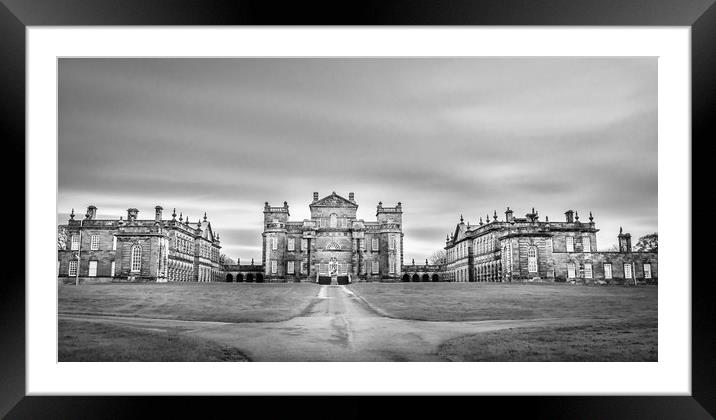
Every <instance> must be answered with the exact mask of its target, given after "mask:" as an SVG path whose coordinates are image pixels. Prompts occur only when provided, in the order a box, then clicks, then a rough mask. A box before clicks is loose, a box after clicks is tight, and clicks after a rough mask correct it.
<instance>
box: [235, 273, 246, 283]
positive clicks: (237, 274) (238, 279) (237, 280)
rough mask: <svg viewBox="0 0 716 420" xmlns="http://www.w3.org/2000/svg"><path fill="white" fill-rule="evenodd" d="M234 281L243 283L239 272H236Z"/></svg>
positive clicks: (242, 277)
mask: <svg viewBox="0 0 716 420" xmlns="http://www.w3.org/2000/svg"><path fill="white" fill-rule="evenodd" d="M236 282H237V283H243V282H244V276H243V275H242V274H241V273H236Z"/></svg>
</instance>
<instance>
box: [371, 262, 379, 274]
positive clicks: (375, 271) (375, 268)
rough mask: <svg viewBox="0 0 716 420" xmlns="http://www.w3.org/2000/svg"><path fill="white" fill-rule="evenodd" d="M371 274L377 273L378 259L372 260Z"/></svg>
mask: <svg viewBox="0 0 716 420" xmlns="http://www.w3.org/2000/svg"><path fill="white" fill-rule="evenodd" d="M372 265H373V270H372V271H373V274H378V261H373V264H372Z"/></svg>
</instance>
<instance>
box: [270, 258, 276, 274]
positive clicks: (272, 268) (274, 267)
mask: <svg viewBox="0 0 716 420" xmlns="http://www.w3.org/2000/svg"><path fill="white" fill-rule="evenodd" d="M277 272H278V262H277V261H276V260H271V274H276V273H277Z"/></svg>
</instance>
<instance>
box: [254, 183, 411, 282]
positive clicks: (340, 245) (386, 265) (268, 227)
mask: <svg viewBox="0 0 716 420" xmlns="http://www.w3.org/2000/svg"><path fill="white" fill-rule="evenodd" d="M308 207H309V209H310V212H311V218H310V219H305V220H303V221H291V220H289V216H290V214H289V207H288V203H286V202H284V203H283V206H281V207H272V206H270V205H269V203H268V202H267V203H265V205H264V210H263V213H264V231H263V234H262V238H263V248H262V265H263V267H264V277H265V278H266V279H267V280H268V281H313V282H319V280H320V278H332V279H333V281H336V279H337V278H339V277H340V278H345V279H347V281H349V282H355V281H370V280H384V281H398V280H399V279H400V277H401V270H402V261H403V232H402V215H403V211H402V207H401V203H398V204H397V205H396V206H395V207H384V206H383V203H378V206H377V207H376V221H365V220H362V219H358V218H357V217H356V212H357V210H358V204H357V203H356V201H355V197H354V194H353V193H349V195H348V198H347V199H346V198H344V197H341V196H340V195H338V194H336V193H335V192H333V193H332V194H330V195H329V196H327V197H324V198H322V199H319V197H318V193H317V192H316V193H313V201H312V202H311V204H309V206H308Z"/></svg>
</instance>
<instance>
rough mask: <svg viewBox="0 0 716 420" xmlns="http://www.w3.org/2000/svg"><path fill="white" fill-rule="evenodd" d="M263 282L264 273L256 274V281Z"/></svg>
mask: <svg viewBox="0 0 716 420" xmlns="http://www.w3.org/2000/svg"><path fill="white" fill-rule="evenodd" d="M263 282H264V275H263V274H261V273H258V274H256V283H263Z"/></svg>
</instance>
